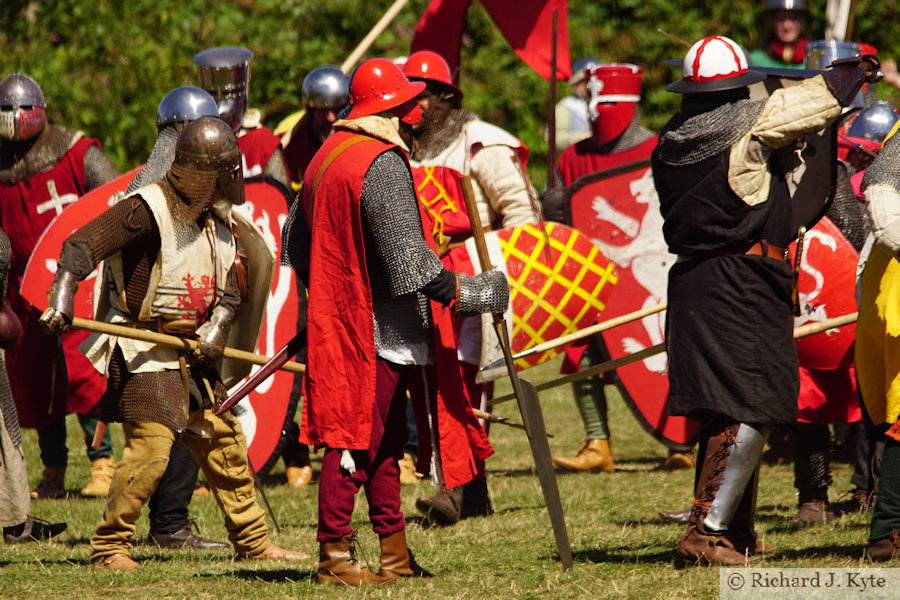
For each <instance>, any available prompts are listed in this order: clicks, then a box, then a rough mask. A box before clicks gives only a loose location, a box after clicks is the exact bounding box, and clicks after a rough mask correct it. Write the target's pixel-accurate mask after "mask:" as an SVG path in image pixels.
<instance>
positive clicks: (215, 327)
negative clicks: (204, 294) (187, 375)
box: [194, 305, 234, 364]
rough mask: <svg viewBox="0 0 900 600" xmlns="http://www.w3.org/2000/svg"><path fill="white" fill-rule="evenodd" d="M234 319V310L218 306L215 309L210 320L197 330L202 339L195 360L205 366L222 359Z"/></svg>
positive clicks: (196, 350) (199, 341)
mask: <svg viewBox="0 0 900 600" xmlns="http://www.w3.org/2000/svg"><path fill="white" fill-rule="evenodd" d="M232 319H234V310H232V309H231V308H229V307H227V306H221V305H217V306H216V307H215V308H214V309H213V312H212V316H210V318H209V320H208V321H207V322H206V323H204V324H203V325H201V326H200V327H198V328H197V335H198V336H200V339H199V340H198V341H197V347H196V348H195V349H194V359H196V360H197V361H198V362H201V363H204V364H212V363H214V362H216V361H217V360H219V359H220V358H222V353H223V352H225V342H226V341H227V340H228V332H229V331H230V330H231V321H232Z"/></svg>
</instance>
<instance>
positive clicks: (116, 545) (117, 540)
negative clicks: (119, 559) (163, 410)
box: [91, 421, 175, 563]
mask: <svg viewBox="0 0 900 600" xmlns="http://www.w3.org/2000/svg"><path fill="white" fill-rule="evenodd" d="M123 428H124V430H125V451H124V452H123V453H122V461H121V462H120V463H119V464H118V465H117V466H116V473H115V475H114V476H113V481H112V485H111V486H110V488H109V497H108V498H107V500H106V510H105V511H104V512H103V517H102V518H101V520H100V524H99V525H98V526H97V531H96V532H95V533H94V536H93V537H92V538H91V549H92V553H91V561H92V562H95V563H96V562H100V561H102V560H103V559H105V558H107V557H110V556H112V555H114V554H125V555H127V554H128V553H129V551H130V550H131V538H132V536H134V530H135V527H134V523H135V521H137V518H138V517H139V516H140V514H141V507H142V506H143V505H144V503H145V502H146V501H147V499H148V498H150V495H151V494H152V493H153V490H155V489H156V486H157V484H158V483H159V479H160V477H162V474H163V472H164V471H165V470H166V465H167V464H168V462H169V451H170V450H171V448H172V442H173V441H174V440H175V434H174V433H172V430H171V429H169V428H168V427H166V426H165V425H160V424H159V423H152V422H149V421H147V422H137V423H133V422H127V423H125V424H124V426H123Z"/></svg>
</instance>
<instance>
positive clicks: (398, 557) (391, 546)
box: [380, 529, 434, 579]
mask: <svg viewBox="0 0 900 600" xmlns="http://www.w3.org/2000/svg"><path fill="white" fill-rule="evenodd" d="M380 541H381V571H380V575H381V576H382V577H387V578H388V579H400V578H403V577H434V574H432V573H429V572H428V571H426V570H425V569H423V568H422V567H420V566H419V564H418V563H417V562H416V559H415V557H414V556H413V553H412V550H410V549H409V546H407V545H406V530H405V529H401V530H400V531H398V532H396V533H392V534H391V535H388V536H384V537H382V538H381V540H380Z"/></svg>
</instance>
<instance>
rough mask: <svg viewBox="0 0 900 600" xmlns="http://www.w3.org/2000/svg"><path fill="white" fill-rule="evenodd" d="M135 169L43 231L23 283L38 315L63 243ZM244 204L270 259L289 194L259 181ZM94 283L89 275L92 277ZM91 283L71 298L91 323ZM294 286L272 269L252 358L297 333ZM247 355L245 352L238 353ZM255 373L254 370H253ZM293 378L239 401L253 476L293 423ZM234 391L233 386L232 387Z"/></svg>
mask: <svg viewBox="0 0 900 600" xmlns="http://www.w3.org/2000/svg"><path fill="white" fill-rule="evenodd" d="M136 172H137V169H135V170H134V171H131V172H129V173H127V174H125V175H123V176H122V177H119V178H118V179H116V180H114V181H112V182H110V183H108V184H106V185H104V186H101V187H99V188H97V189H95V190H92V191H91V192H89V193H87V194H85V195H84V196H82V197H81V198H79V199H78V201H77V202H75V203H73V204H72V205H70V206H69V207H68V208H66V209H65V210H64V211H63V212H62V213H61V214H60V215H58V216H57V217H56V218H55V219H54V220H53V222H51V223H50V225H49V226H48V227H47V229H46V230H45V231H44V233H43V235H42V236H41V239H40V240H39V242H38V245H37V246H36V248H35V252H34V254H32V256H31V259H30V260H29V263H28V267H27V268H26V271H25V276H24V280H23V283H22V295H23V296H24V297H25V298H26V299H27V300H28V301H29V302H31V303H32V304H33V305H34V306H35V307H37V308H38V309H39V310H43V309H44V308H46V306H47V290H49V289H50V285H51V284H52V283H53V277H54V275H55V273H56V261H57V259H58V258H59V252H60V250H61V249H62V243H63V241H64V240H65V239H66V238H67V237H68V236H69V235H70V234H71V233H72V232H73V231H75V230H76V229H78V228H79V227H81V226H82V225H84V224H85V223H87V222H88V221H90V220H91V219H92V218H94V217H95V216H97V215H99V214H100V213H102V212H103V211H104V210H106V209H107V208H108V207H109V206H111V205H112V202H114V200H115V192H116V191H122V190H125V189H126V188H127V187H128V183H129V182H130V181H131V179H132V178H133V177H134V175H135V174H136ZM245 197H246V202H245V204H243V205H242V206H239V207H236V208H235V210H239V211H241V213H242V214H243V215H244V216H245V217H246V218H247V220H249V221H250V222H252V223H253V224H255V225H256V227H257V228H258V229H259V230H260V232H261V233H262V237H263V238H265V239H266V240H267V241H268V243H269V245H270V246H271V248H273V249H274V251H275V256H276V257H277V256H279V255H280V253H281V226H282V225H283V223H284V220H285V219H286V218H287V212H288V204H289V201H290V197H291V196H290V193H289V192H288V191H287V189H285V188H284V186H282V185H281V184H279V183H278V182H276V181H274V180H272V179H271V178H268V177H265V176H261V177H254V178H249V179H247V180H246V181H245ZM91 277H92V279H93V277H94V276H93V275H92V276H91ZM93 287H94V286H93V281H91V282H82V283H81V284H80V285H79V287H78V293H77V295H76V298H75V306H76V309H75V315H76V316H78V317H83V318H88V319H89V318H92V315H93V310H92V295H93V294H92V291H93ZM297 309H298V293H297V283H296V279H295V277H294V273H293V271H292V270H291V269H290V267H281V266H279V265H276V266H275V271H274V276H273V278H272V282H271V287H270V291H269V297H268V300H267V303H266V308H265V316H264V318H263V320H262V326H261V328H260V332H259V345H258V348H257V350H256V351H257V352H259V353H260V354H265V355H267V356H271V355H272V354H274V353H275V352H277V351H278V350H279V349H281V347H282V346H284V345H285V344H286V343H287V342H288V340H290V339H291V338H292V337H293V336H294V334H295V333H296V330H297ZM243 349H244V350H247V348H243ZM257 368H258V367H254V370H255V369H257ZM293 378H294V375H293V374H292V373H288V372H286V371H279V372H277V373H276V374H275V375H273V376H272V377H270V378H269V379H268V380H267V381H266V382H264V383H263V384H262V385H260V386H259V387H257V388H256V389H255V390H254V391H253V392H252V393H251V394H250V395H249V396H248V397H247V398H245V399H244V400H242V401H241V404H240V406H242V407H243V408H244V410H243V411H237V412H240V413H241V415H240V417H239V419H240V421H241V425H242V427H243V429H244V433H245V434H246V436H247V445H248V454H249V456H250V460H251V461H252V463H253V465H254V466H255V467H256V469H257V471H259V472H265V471H266V470H268V469H269V468H271V466H272V465H273V464H274V463H275V462H276V461H277V460H278V457H279V455H280V450H281V446H282V444H283V438H284V435H283V432H284V430H285V429H286V427H287V425H288V424H289V423H290V421H292V420H293V418H294V411H295V409H296V403H295V402H291V397H290V396H291V394H290V392H291V387H292V384H293ZM235 387H236V386H235Z"/></svg>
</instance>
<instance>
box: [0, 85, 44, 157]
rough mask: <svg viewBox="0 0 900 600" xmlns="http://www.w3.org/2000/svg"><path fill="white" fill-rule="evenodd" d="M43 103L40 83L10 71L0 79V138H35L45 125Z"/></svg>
mask: <svg viewBox="0 0 900 600" xmlns="http://www.w3.org/2000/svg"><path fill="white" fill-rule="evenodd" d="M45 106H46V104H45V102H44V92H42V91H41V86H39V85H38V84H37V82H35V80H34V79H32V78H31V77H29V76H28V75H25V74H23V73H13V74H12V75H10V76H8V77H6V78H5V79H4V80H3V81H0V138H3V139H5V140H10V141H17V142H18V141H23V140H28V139H31V138H33V137H36V136H37V135H38V134H39V133H40V132H41V131H42V130H43V129H44V125H46V124H47V113H46V112H45V110H44V108H45Z"/></svg>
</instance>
